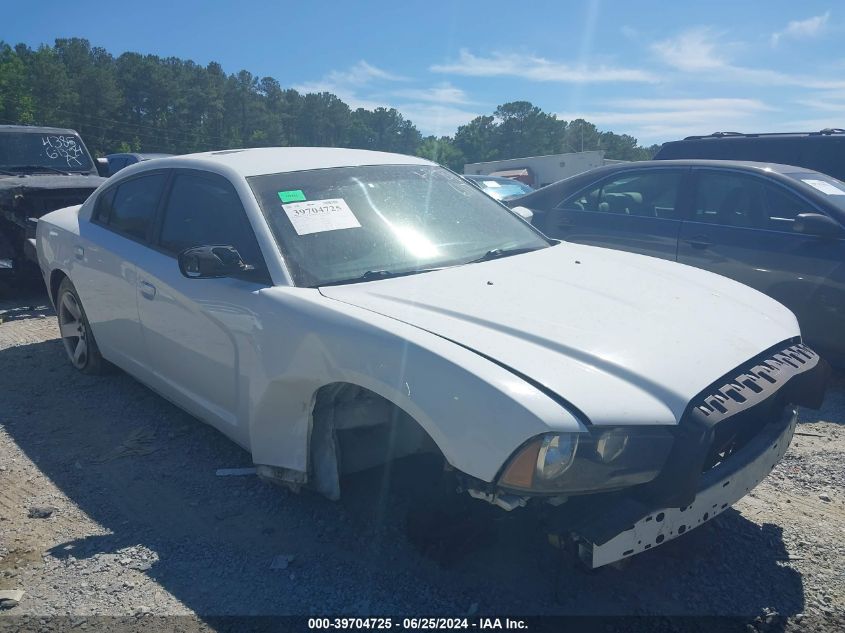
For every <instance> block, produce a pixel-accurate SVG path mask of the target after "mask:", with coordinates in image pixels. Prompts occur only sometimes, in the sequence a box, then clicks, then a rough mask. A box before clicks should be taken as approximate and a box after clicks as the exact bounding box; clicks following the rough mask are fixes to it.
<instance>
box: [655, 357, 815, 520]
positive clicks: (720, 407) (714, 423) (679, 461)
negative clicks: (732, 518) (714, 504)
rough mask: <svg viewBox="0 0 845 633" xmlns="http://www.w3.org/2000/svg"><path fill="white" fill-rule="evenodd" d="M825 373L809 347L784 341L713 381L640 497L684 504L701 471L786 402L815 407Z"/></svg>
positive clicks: (691, 496)
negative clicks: (660, 470) (666, 458)
mask: <svg viewBox="0 0 845 633" xmlns="http://www.w3.org/2000/svg"><path fill="white" fill-rule="evenodd" d="M828 374H829V368H828V366H827V364H826V363H825V362H824V361H823V360H821V359H820V358H819V356H818V354H816V353H815V352H814V351H813V350H811V349H810V348H809V347H807V346H806V345H804V344H802V343H800V342H796V341H784V342H783V343H781V344H780V345H778V346H775V347H773V348H771V349H769V350H767V351H765V352H763V353H762V354H760V355H759V356H757V357H756V358H753V359H751V360H749V361H748V362H747V363H744V364H743V365H740V366H739V367H737V368H736V369H735V370H733V371H732V372H730V373H728V374H726V375H725V376H724V377H722V378H720V379H719V380H717V381H715V382H714V383H713V384H711V385H710V386H709V387H708V388H706V389H704V390H703V391H702V392H701V393H700V394H699V395H698V396H696V397H695V398H693V400H692V402H691V403H690V405H689V406H688V407H687V409H686V411H685V412H684V415H683V416H682V418H681V421H680V424H678V426H677V427H676V429H675V444H674V446H673V447H672V453H671V454H670V455H669V459H668V460H667V461H666V464H665V465H664V467H663V471H662V472H661V473H660V475H658V476H657V478H656V479H655V480H654V481H652V482H651V483H650V484H647V485H646V486H645V487H644V489H643V493H642V494H643V497H644V498H646V499H648V500H649V501H650V502H656V503H659V504H660V505H663V506H665V507H683V506H686V505H689V504H690V503H691V502H692V500H693V499H695V495H696V493H697V490H698V485H699V480H700V478H701V474H702V473H703V472H705V471H708V470H710V469H712V468H714V467H715V466H717V465H719V464H721V463H723V462H725V461H727V460H729V458H730V457H731V456H732V455H733V454H734V453H736V452H737V451H738V450H739V449H740V448H742V447H743V446H746V445H747V444H748V442H749V441H751V440H752V439H753V438H754V437H756V436H757V435H758V434H759V433H760V431H761V430H762V429H763V428H764V427H765V426H766V425H767V424H768V423H769V422H772V421H776V420H780V419H781V418H782V413H783V411H784V408H785V407H786V406H787V405H804V406H818V405H819V404H820V403H821V398H822V397H823V395H824V389H825V385H826V382H827V376H828Z"/></svg>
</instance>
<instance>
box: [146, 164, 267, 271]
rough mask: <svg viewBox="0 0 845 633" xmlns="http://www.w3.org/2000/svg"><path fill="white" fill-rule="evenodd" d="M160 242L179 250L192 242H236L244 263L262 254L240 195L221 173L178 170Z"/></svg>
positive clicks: (235, 244)
mask: <svg viewBox="0 0 845 633" xmlns="http://www.w3.org/2000/svg"><path fill="white" fill-rule="evenodd" d="M159 244H160V246H161V247H162V248H163V249H165V250H167V251H169V252H171V253H173V254H177V253H179V252H181V251H183V250H185V249H186V248H190V247H192V246H215V245H226V246H234V247H235V248H236V249H237V250H238V252H239V253H240V255H241V258H242V259H243V260H244V262H245V263H247V264H251V265H253V266H258V265H259V263H260V262H261V254H260V251H259V249H258V244H257V243H256V241H255V236H254V234H253V232H252V228H251V227H250V224H249V220H248V219H247V217H246V213H245V211H244V209H243V206H242V205H241V201H240V198H238V194H237V192H235V190H234V188H233V187H232V185H231V184H230V183H229V182H228V181H227V180H225V179H224V178H222V177H219V176H215V175H212V174H209V175H198V174H178V175H177V176H176V177H175V178H174V180H173V186H172V187H171V189H170V195H169V196H168V198H167V203H166V205H165V209H164V219H163V222H162V227H161V237H160V240H159Z"/></svg>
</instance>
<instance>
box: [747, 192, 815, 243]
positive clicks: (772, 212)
mask: <svg viewBox="0 0 845 633" xmlns="http://www.w3.org/2000/svg"><path fill="white" fill-rule="evenodd" d="M764 188H765V191H766V213H765V214H764V215H763V218H762V219H763V223H764V224H765V226H763V227H760V228H766V229H770V230H772V231H790V232H791V231H792V225H793V224H794V223H795V218H796V217H797V216H798V214H800V213H818V211H816V209H815V208H813V205H811V204H810V203H809V202H806V201H805V200H803V199H802V198H799V197H798V196H796V195H794V194H792V193H790V192H789V191H787V190H786V189H784V188H783V187H778V186H775V185H769V184H767V185H764Z"/></svg>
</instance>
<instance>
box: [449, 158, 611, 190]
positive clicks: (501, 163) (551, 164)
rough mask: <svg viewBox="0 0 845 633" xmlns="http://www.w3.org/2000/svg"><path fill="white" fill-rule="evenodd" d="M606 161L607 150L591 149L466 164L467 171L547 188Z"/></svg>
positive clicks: (599, 165) (466, 172) (465, 170)
mask: <svg viewBox="0 0 845 633" xmlns="http://www.w3.org/2000/svg"><path fill="white" fill-rule="evenodd" d="M607 162H611V161H607ZM612 162H616V161H612ZM604 164H606V162H605V159H604V152H603V151H601V150H595V151H589V152H573V153H570V154H549V155H548V156H527V157H525V158H508V159H506V160H491V161H488V162H485V163H468V164H466V165H464V174H466V175H470V174H481V175H485V176H507V177H508V178H515V179H516V180H520V181H522V182H524V183H526V184H529V185H531V186H532V187H543V186H545V185H549V184H551V183H553V182H557V181H558V180H562V179H564V178H569V177H570V176H574V175H575V174H580V173H581V172H585V171H587V170H589V169H594V168H595V167H601V166H602V165H604Z"/></svg>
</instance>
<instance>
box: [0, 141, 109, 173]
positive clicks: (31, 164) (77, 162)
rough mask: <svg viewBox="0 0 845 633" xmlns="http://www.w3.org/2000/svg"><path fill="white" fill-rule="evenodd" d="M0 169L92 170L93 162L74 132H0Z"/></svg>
mask: <svg viewBox="0 0 845 633" xmlns="http://www.w3.org/2000/svg"><path fill="white" fill-rule="evenodd" d="M0 169H2V170H5V171H21V172H28V173H32V172H37V171H39V170H43V171H46V172H56V171H61V172H68V171H76V172H80V171H91V170H92V169H94V165H93V164H92V163H91V157H90V156H88V152H87V151H86V149H85V146H84V145H83V144H82V141H81V140H80V138H79V137H78V136H76V135H75V134H50V133H46V132H44V133H41V132H4V133H2V134H0Z"/></svg>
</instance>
